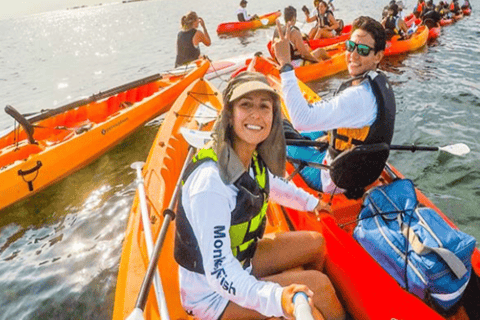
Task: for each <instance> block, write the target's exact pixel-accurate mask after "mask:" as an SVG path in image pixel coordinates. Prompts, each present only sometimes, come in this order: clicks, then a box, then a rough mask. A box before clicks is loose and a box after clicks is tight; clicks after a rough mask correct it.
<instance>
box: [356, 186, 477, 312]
mask: <svg viewBox="0 0 480 320" xmlns="http://www.w3.org/2000/svg"><path fill="white" fill-rule="evenodd" d="M353 235H354V238H355V239H356V240H357V241H358V242H359V243H360V244H361V245H362V246H363V248H365V250H367V252H368V253H369V254H370V255H371V256H372V257H373V258H374V259H375V260H376V261H377V262H378V263H379V264H380V265H381V266H382V267H383V268H384V269H385V270H386V271H387V272H388V273H389V274H390V275H391V276H392V277H394V278H395V280H397V282H398V283H399V284H400V285H401V286H402V287H403V288H406V289H407V290H408V291H409V292H412V293H413V294H415V295H417V296H418V297H420V298H421V299H424V300H428V301H430V302H432V303H433V306H434V307H436V309H438V310H439V311H447V310H449V309H450V308H452V307H453V306H454V305H455V304H456V303H457V302H458V301H459V300H460V298H461V297H462V295H463V292H464V291H465V288H466V287H467V285H468V281H469V279H470V275H471V272H472V264H471V257H472V254H473V250H474V249H475V243H476V241H475V238H474V237H472V236H470V235H468V234H465V233H463V232H461V231H459V230H457V229H454V228H452V227H451V226H450V225H449V224H448V223H447V222H446V221H445V220H444V219H443V218H442V217H441V216H440V215H439V214H438V213H437V212H436V211H435V210H433V209H431V208H427V207H419V206H418V200H417V197H416V194H415V188H414V186H413V183H412V181H410V180H406V179H403V180H396V181H394V182H393V183H391V184H389V185H386V186H381V187H376V188H372V189H371V190H369V191H368V192H367V193H366V196H365V200H364V206H363V209H362V211H361V212H360V215H359V222H358V225H357V227H356V228H355V230H354V234H353Z"/></svg>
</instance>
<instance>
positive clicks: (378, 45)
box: [352, 16, 386, 53]
mask: <svg viewBox="0 0 480 320" xmlns="http://www.w3.org/2000/svg"><path fill="white" fill-rule="evenodd" d="M352 27H353V28H352V33H353V32H354V31H355V30H357V29H361V30H363V31H366V32H368V33H370V35H371V36H372V38H373V40H375V47H374V48H373V49H374V50H375V53H377V52H379V51H383V50H385V45H386V35H385V29H384V28H383V26H382V24H381V23H380V22H378V21H377V20H375V19H373V18H370V17H366V16H361V17H358V18H357V19H355V20H354V21H353V23H352Z"/></svg>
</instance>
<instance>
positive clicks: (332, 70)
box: [257, 41, 347, 82]
mask: <svg viewBox="0 0 480 320" xmlns="http://www.w3.org/2000/svg"><path fill="white" fill-rule="evenodd" d="M271 47H272V44H271V41H270V42H269V43H268V44H267V48H268V50H269V52H270V55H271V56H272V57H274V54H273V51H272V49H271ZM324 49H325V50H326V51H327V54H328V55H329V56H330V59H329V60H323V61H319V62H311V63H307V64H306V65H304V66H300V67H296V68H295V75H296V76H297V78H298V79H300V80H301V81H302V82H310V81H315V80H320V79H322V78H325V77H329V76H332V75H334V74H337V73H339V72H342V71H345V70H347V62H346V61H345V45H344V44H343V43H337V44H334V45H331V46H328V47H325V48H324ZM257 63H265V64H267V65H273V66H274V67H275V68H271V67H268V66H265V68H268V69H270V72H272V73H273V74H274V75H277V76H278V75H279V73H278V63H277V62H276V61H274V60H273V59H271V58H262V59H259V60H257ZM265 74H266V73H265Z"/></svg>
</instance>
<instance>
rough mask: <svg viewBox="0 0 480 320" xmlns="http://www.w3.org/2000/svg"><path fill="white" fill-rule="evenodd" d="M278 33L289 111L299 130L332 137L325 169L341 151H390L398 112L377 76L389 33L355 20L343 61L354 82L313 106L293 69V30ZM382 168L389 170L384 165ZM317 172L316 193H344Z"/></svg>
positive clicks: (369, 21) (386, 85)
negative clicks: (375, 147)
mask: <svg viewBox="0 0 480 320" xmlns="http://www.w3.org/2000/svg"><path fill="white" fill-rule="evenodd" d="M277 28H278V30H279V32H280V38H279V39H278V40H277V41H276V42H275V43H274V44H273V48H274V51H275V55H276V58H277V60H278V62H279V63H280V65H281V69H280V76H281V81H282V91H283V98H284V101H285V105H286V107H287V109H288V112H289V115H290V117H291V121H292V124H293V126H294V127H295V129H297V130H301V131H327V132H328V135H327V136H325V138H327V139H325V140H327V141H328V143H329V148H328V151H327V152H326V154H325V158H324V159H323V164H325V165H330V164H331V163H332V161H333V160H334V159H335V158H336V157H337V156H338V155H339V154H340V153H341V152H342V151H344V150H348V149H350V148H352V147H353V146H357V145H369V144H377V143H382V142H384V143H386V144H388V145H390V143H391V141H392V137H393V132H394V124H395V109H396V107H395V96H394V93H393V90H392V87H391V85H390V84H389V83H388V81H387V79H386V77H385V75H384V74H383V73H381V72H379V71H377V67H378V64H379V63H380V61H381V60H382V58H383V54H384V50H385V44H386V40H385V29H384V28H383V26H382V25H381V24H380V22H378V21H376V20H374V19H372V18H370V17H364V16H362V17H359V18H357V19H355V20H354V22H353V29H352V30H353V32H352V35H351V36H350V40H348V41H346V43H345V44H346V54H345V60H346V63H347V68H348V72H349V74H350V76H351V77H352V78H351V79H350V80H347V81H346V82H344V83H343V84H342V85H341V86H340V88H339V89H338V90H337V92H336V94H335V95H334V97H333V98H332V99H325V100H321V101H319V102H315V103H313V104H309V103H308V102H307V101H306V100H305V98H304V97H303V95H302V92H301V91H300V88H299V85H298V82H297V81H298V80H297V78H296V76H295V72H294V68H293V66H292V65H291V57H290V40H289V38H290V32H289V31H288V30H289V29H288V28H287V33H286V34H285V33H283V32H282V31H281V26H280V23H279V22H278V21H277ZM360 161H361V160H360ZM363 161H365V160H363ZM379 165H383V166H385V163H383V164H379ZM382 168H383V167H382ZM380 169H381V168H380ZM317 171H318V175H317V176H316V177H311V179H312V180H314V181H315V182H316V183H317V186H318V188H317V190H321V191H323V192H327V193H339V192H344V191H345V190H342V189H340V188H338V187H337V186H336V185H335V184H334V182H333V181H332V178H331V176H330V170H317Z"/></svg>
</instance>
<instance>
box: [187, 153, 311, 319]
mask: <svg viewBox="0 0 480 320" xmlns="http://www.w3.org/2000/svg"><path fill="white" fill-rule="evenodd" d="M268 174H269V181H270V199H271V200H273V201H275V202H277V203H279V204H281V205H285V206H288V207H292V208H294V209H298V210H302V211H312V210H313V209H314V208H315V206H316V205H317V204H318V199H317V198H315V197H314V196H312V195H311V194H309V193H307V192H306V191H304V190H302V189H300V188H298V187H296V186H295V185H294V184H293V183H287V182H286V181H285V180H283V179H280V178H278V177H275V176H273V175H272V174H271V173H270V172H268ZM250 175H251V176H252V177H253V171H252V170H250ZM237 193H238V189H237V188H236V187H235V186H234V185H233V184H232V185H225V184H224V183H223V182H222V180H221V178H220V174H219V171H218V167H217V164H216V163H214V162H212V161H207V162H205V163H203V164H201V165H200V166H199V167H198V168H197V169H195V171H194V172H193V173H192V174H191V175H190V176H189V177H188V179H187V181H186V182H185V185H184V186H183V189H182V205H183V208H184V211H185V214H186V217H187V219H188V221H189V222H190V225H191V226H192V228H193V232H194V235H195V237H196V239H197V242H198V245H199V247H200V252H201V254H202V262H203V267H204V270H205V274H204V275H202V274H198V273H195V272H191V271H188V270H186V269H185V268H182V267H180V269H179V272H180V288H181V293H182V300H188V299H196V300H202V297H200V298H199V297H198V295H197V296H195V295H194V294H193V295H192V297H191V298H189V291H191V292H192V293H194V292H195V290H201V292H202V293H201V295H203V296H208V295H209V292H211V293H213V292H216V293H219V294H220V295H221V296H223V297H224V298H226V299H228V300H230V301H233V302H235V303H236V304H238V305H240V306H242V307H245V308H249V309H253V310H256V311H257V312H259V313H261V314H263V315H265V316H269V317H271V316H274V317H281V316H284V314H283V310H282V305H281V295H282V291H283V288H282V287H281V286H280V285H278V284H276V283H273V282H265V281H259V280H257V279H256V278H255V277H254V276H252V275H250V271H251V267H249V268H247V269H246V270H244V269H243V268H242V265H241V264H240V262H239V261H238V260H237V259H236V258H235V256H234V255H233V253H232V251H231V248H230V237H229V233H228V231H229V228H230V224H231V212H232V211H233V209H234V208H235V206H236V198H237ZM193 296H195V298H193ZM184 304H185V301H184ZM186 304H192V301H189V302H187V303H186Z"/></svg>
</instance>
